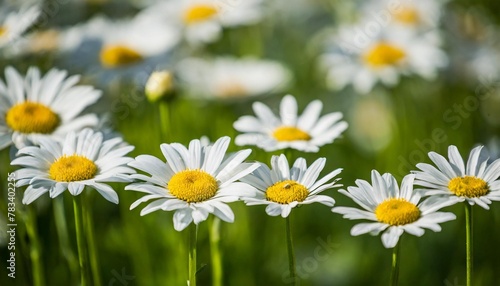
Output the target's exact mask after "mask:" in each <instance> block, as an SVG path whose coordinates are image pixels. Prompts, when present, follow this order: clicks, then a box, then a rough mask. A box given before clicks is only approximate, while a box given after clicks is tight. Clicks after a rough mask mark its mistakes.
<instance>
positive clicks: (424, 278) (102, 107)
mask: <svg viewBox="0 0 500 286" xmlns="http://www.w3.org/2000/svg"><path fill="white" fill-rule="evenodd" d="M221 1H222V0H221ZM240 1H245V0H240ZM233 2H234V1H233ZM269 2H275V3H273V4H275V5H276V6H278V7H280V6H279V5H281V6H282V9H283V10H282V11H283V13H274V14H272V15H267V17H265V18H264V19H263V20H262V21H261V22H260V23H258V24H256V25H252V26H247V27H237V28H230V29H225V30H224V31H223V34H222V37H221V38H220V39H219V40H218V41H217V42H215V43H211V44H208V45H207V46H205V47H204V49H203V51H199V50H198V51H196V50H194V51H189V53H190V55H191V56H192V55H198V56H206V55H233V56H236V57H243V56H254V57H257V58H266V59H272V60H276V61H279V62H281V63H283V64H284V65H285V66H286V67H287V68H288V69H290V71H291V72H292V74H293V78H292V80H291V81H290V83H289V85H288V86H287V88H286V89H285V90H284V91H280V92H278V93H272V94H268V95H266V96H262V97H258V98H242V99H241V100H235V101H229V102H228V101H220V100H208V101H207V100H196V99H192V98H188V97H185V96H183V94H182V92H180V94H179V95H178V98H177V99H176V101H175V102H173V103H172V106H171V110H172V113H171V131H170V134H168V135H167V136H166V138H161V137H162V136H161V134H160V124H159V120H160V119H159V115H158V106H157V105H156V104H153V103H150V102H148V101H147V100H146V98H145V96H144V86H143V85H140V84H136V83H135V82H133V81H128V80H120V79H119V78H118V79H117V78H115V79H113V80H112V81H106V82H105V83H104V84H103V83H102V81H101V82H100V81H99V80H96V79H95V78H93V77H92V75H91V74H89V73H87V71H86V70H85V69H82V68H80V67H77V66H73V65H71V64H65V63H64V61H63V60H61V59H60V57H59V55H58V53H57V52H55V51H31V52H29V53H23V54H21V55H15V56H12V55H10V54H7V53H5V54H2V57H1V58H0V71H3V70H4V68H5V67H6V66H8V65H12V66H14V67H16V69H18V70H19V71H20V72H21V73H24V72H25V71H26V70H27V68H28V67H29V66H32V65H34V66H37V67H39V68H40V69H41V70H43V71H47V70H49V69H50V68H53V67H58V68H62V69H67V70H69V71H70V74H82V75H83V79H82V82H84V83H86V84H92V85H95V86H96V88H99V89H102V90H103V92H104V94H103V96H102V98H101V100H100V102H99V103H98V104H96V105H94V106H93V109H91V110H90V111H96V112H107V113H108V114H109V116H110V122H111V126H112V127H113V129H114V130H115V131H116V132H118V133H120V134H122V136H123V137H124V139H125V141H127V142H128V143H129V144H131V145H134V146H135V147H136V148H135V150H134V151H133V152H132V154H131V156H133V157H135V156H137V155H139V154H151V155H155V156H158V157H161V153H160V148H159V145H160V144H161V143H163V142H167V143H170V142H180V143H183V144H186V143H188V142H189V141H190V140H192V139H195V138H200V137H201V136H208V137H209V138H210V139H211V140H212V141H215V139H217V138H219V137H220V136H223V135H228V136H230V137H232V138H233V139H234V137H235V136H236V135H237V134H238V133H237V131H235V130H234V128H233V127H232V124H233V122H234V121H235V120H236V119H237V118H239V117H240V116H242V115H251V114H253V111H252V110H251V103H252V102H253V101H255V100H258V101H262V102H265V103H266V104H268V105H269V106H271V108H273V109H274V110H277V109H278V105H279V102H280V100H281V98H282V97H283V96H284V95H285V94H292V95H294V96H296V97H297V100H298V103H299V110H303V108H304V107H305V106H306V105H307V104H308V103H309V102H310V101H312V100H314V99H320V100H321V101H322V102H323V103H324V109H323V114H325V113H327V112H333V111H341V112H343V113H344V119H345V120H346V121H347V122H348V123H349V128H348V130H347V131H346V132H344V134H343V136H342V138H340V139H338V140H337V141H335V142H334V143H333V144H329V145H326V146H324V147H322V148H321V150H320V152H319V153H303V152H295V154H296V155H297V154H298V155H300V156H302V157H304V158H306V159H307V162H308V163H310V162H312V161H313V160H315V159H316V158H318V157H326V158H327V166H326V167H325V172H327V171H330V170H333V169H335V168H339V167H341V168H343V169H344V171H343V172H342V173H341V175H340V177H341V178H342V180H341V181H340V182H341V183H342V184H343V185H344V186H345V187H347V186H352V185H354V181H355V180H356V179H365V180H369V179H370V177H369V176H370V171H371V170H372V169H376V170H378V171H379V172H381V173H385V172H390V173H392V174H393V175H394V176H395V177H396V178H397V179H398V181H400V180H401V179H402V178H403V177H404V176H405V175H406V174H408V173H409V171H411V170H415V169H416V168H415V165H416V164H417V163H419V162H427V163H428V162H430V160H429V159H428V157H427V153H428V152H429V151H436V152H438V153H440V154H445V153H446V151H447V148H448V146H449V145H456V146H457V147H458V148H459V150H460V151H461V153H462V156H466V155H467V154H468V152H469V151H470V149H471V148H472V147H473V146H475V145H476V144H484V145H486V146H487V147H488V148H490V149H491V150H492V156H495V153H494V152H493V151H494V150H498V149H499V148H500V141H498V139H495V138H497V137H495V136H499V135H500V115H499V114H500V89H499V88H500V81H499V78H490V80H488V81H485V80H481V79H479V78H478V77H476V76H475V75H474V74H471V73H470V70H468V69H467V68H466V65H467V62H465V61H463V60H462V59H463V58H462V57H461V55H463V54H464V53H466V52H467V49H468V48H470V47H469V45H470V46H472V43H473V44H474V45H476V46H481V45H483V44H484V45H486V44H491V45H492V46H493V49H494V50H495V49H496V51H497V52H498V53H500V50H498V47H499V44H500V42H499V41H500V35H498V34H499V31H500V30H499V29H498V27H499V26H498V25H500V16H499V14H498V11H500V4H499V2H498V1H495V0H482V1H465V0H460V1H448V2H447V3H446V4H445V5H444V6H443V11H441V12H442V13H443V19H442V23H441V29H442V33H443V37H444V39H445V44H444V46H443V49H444V51H446V53H447V54H448V56H449V58H450V64H449V65H448V67H446V68H445V69H443V70H441V71H440V72H439V75H438V77H437V78H436V79H435V80H432V81H428V80H425V79H422V78H418V77H416V76H411V77H409V76H408V77H403V78H402V79H401V80H400V82H399V84H398V85H396V86H394V87H390V88H388V87H384V86H381V85H377V86H376V87H375V88H374V89H373V90H372V91H371V92H370V93H368V94H366V95H361V94H357V93H356V92H355V91H354V90H353V89H352V88H349V87H348V88H344V89H342V90H339V91H332V90H330V89H328V88H327V86H326V83H325V76H324V74H323V73H322V71H321V69H319V68H318V58H319V55H320V54H321V53H322V46H321V36H320V35H321V32H322V31H324V30H325V29H326V28H335V27H336V25H339V23H340V22H341V21H345V19H346V18H349V17H350V16H349V13H352V11H355V10H356V9H355V5H358V4H360V2H362V1H342V0H336V1H334V0H331V1H328V0H310V1H298V0H290V1H284V0H281V1H280V0H270V1H269ZM295 2H297V3H295ZM234 3H236V2H234ZM236 4H237V3H236ZM295 5H297V7H298V6H299V5H301V6H300V7H303V6H307V9H306V10H300V9H299V11H294V10H293V9H292V8H293V6H295ZM285 8H287V9H285ZM288 8H289V9H288ZM139 10H140V8H138V6H137V5H135V3H132V1H131V2H128V1H121V0H115V1H112V0H109V1H106V0H100V1H70V0H65V1H58V0H48V1H45V2H44V3H43V9H42V15H45V16H44V19H46V21H42V22H43V23H42V22H40V23H39V24H36V25H35V26H34V27H33V28H32V29H31V30H30V32H37V31H43V30H45V29H53V28H60V29H62V28H65V27H69V26H72V25H76V24H79V23H82V22H85V21H86V20H88V19H90V18H91V17H93V16H94V15H97V14H105V15H107V16H109V17H110V18H126V17H131V16H133V15H135V14H136V13H138V12H139ZM450 19H459V20H460V23H461V25H463V26H461V27H462V28H461V29H459V30H456V29H455V26H454V25H455V22H453V21H451V20H450ZM487 29H488V30H489V31H491V30H493V31H494V33H493V34H496V36H497V37H496V38H495V39H493V40H485V37H486V34H482V33H484V31H485V30H487ZM456 33H461V34H460V35H457V34H456ZM457 38H460V39H462V40H464V41H463V42H456V41H455V40H456V39H457ZM183 52H186V51H183ZM186 53H187V52H186ZM180 54H182V53H180ZM455 56H456V57H457V60H454V57H455ZM152 69H154V67H152ZM499 69H500V67H499ZM150 72H151V70H144V72H143V73H140V75H139V77H144V76H146V77H147V75H149V73H150ZM239 149H241V148H240V147H237V146H235V145H234V143H232V144H231V147H230V150H239ZM252 149H253V152H252V154H251V156H250V158H249V160H251V161H253V160H257V161H262V162H266V163H268V162H269V159H270V154H267V153H265V152H264V151H262V150H259V149H258V148H252ZM279 153H280V152H274V153H273V154H279ZM9 163H10V159H9V149H5V150H2V151H1V152H0V182H1V184H0V193H1V194H2V195H1V197H0V211H1V212H0V222H1V224H0V229H1V232H0V257H1V258H2V259H1V262H0V265H1V267H0V285H32V277H31V270H30V267H31V264H30V258H29V257H30V256H29V251H30V247H29V246H30V241H29V240H28V238H27V235H26V231H27V230H26V229H25V227H24V225H23V224H22V217H21V213H20V215H19V216H17V222H18V228H17V240H16V243H17V247H16V261H17V263H16V270H17V271H16V272H17V273H16V278H15V280H12V279H10V278H8V277H7V270H6V267H5V265H6V261H5V260H6V259H5V258H6V257H7V255H8V251H7V248H6V243H7V241H6V239H7V235H6V226H5V224H6V221H5V215H6V205H7V202H6V189H7V173H8V172H12V171H13V170H15V168H14V167H12V166H10V164H9ZM124 186H125V184H114V185H113V187H114V188H115V190H116V191H117V192H118V195H119V198H120V203H119V204H118V205H114V204H111V203H109V202H108V201H106V200H103V199H102V198H101V197H100V196H97V195H96V196H93V204H92V215H93V217H94V228H95V235H96V246H97V249H98V255H99V257H100V278H101V280H102V285H185V283H186V280H187V272H188V268H187V244H188V243H187V242H188V241H187V231H183V232H177V231H175V230H174V229H173V223H172V213H171V212H161V211H159V212H154V213H151V214H149V215H146V216H144V217H141V216H140V215H139V212H140V208H137V209H134V210H132V211H130V210H129V206H130V204H131V203H132V202H133V201H135V200H136V199H138V198H139V197H140V195H139V194H137V193H134V192H130V191H125V190H124ZM22 193H23V190H22V189H21V188H19V189H18V192H17V199H18V200H19V201H18V203H17V208H18V209H20V211H23V209H24V210H26V209H27V207H26V206H23V205H22V203H21V202H20V200H21V198H22ZM324 194H326V195H329V196H331V197H333V198H334V199H335V200H336V205H338V206H340V205H343V206H354V204H353V202H352V201H350V200H349V199H347V198H345V197H344V196H342V195H340V194H339V193H338V192H337V190H328V191H326V192H325V193H324ZM64 200H65V205H66V210H65V211H66V217H67V221H68V236H69V241H70V243H71V247H72V248H73V250H74V254H76V243H75V241H76V240H75V237H74V226H73V212H72V205H71V196H70V195H69V194H68V193H65V194H64ZM230 206H231V208H232V209H233V210H234V212H235V217H236V218H235V222H234V223H233V224H228V223H222V226H221V248H222V251H223V263H224V285H241V286H253V285H286V284H287V283H288V282H287V279H286V278H287V269H288V264H287V256H286V245H285V221H284V220H283V219H282V218H280V217H270V216H268V215H267V214H266V213H265V211H264V207H261V206H257V207H246V206H245V205H244V204H243V203H242V202H236V203H232V204H231V205H230ZM30 207H33V208H34V209H35V211H36V217H37V224H38V229H37V232H38V233H39V235H40V240H41V243H42V247H41V249H42V253H41V257H42V261H43V266H44V268H45V277H46V285H77V284H75V283H77V282H76V281H78V278H77V277H78V276H76V277H75V276H74V275H75V273H74V272H72V271H71V268H70V267H69V266H68V265H67V263H66V260H65V259H64V258H63V254H62V253H61V251H60V243H59V241H58V235H57V233H56V229H55V226H54V221H53V209H52V207H53V205H52V203H51V200H50V199H49V198H48V197H47V196H43V197H42V198H40V199H38V200H37V201H35V202H34V203H33V204H32V205H30ZM445 210H446V211H451V212H454V213H455V214H456V215H457V219H456V220H454V221H451V222H447V223H444V224H443V225H442V227H443V230H442V231H441V232H439V233H434V232H432V231H427V232H426V233H425V235H424V236H423V237H421V238H418V237H414V236H410V235H404V236H403V238H402V241H403V244H402V248H401V255H402V256H401V257H402V258H401V259H402V260H401V269H400V285H445V286H451V285H453V286H459V285H465V235H464V232H465V230H464V214H463V208H462V207H461V205H455V206H453V207H448V208H445ZM474 211H475V217H474V259H475V260H474V264H475V265H474V266H475V277H474V279H475V282H474V285H500V274H499V270H500V259H499V258H498V257H500V249H499V248H498V247H497V244H498V241H499V240H500V204H499V203H495V202H494V203H493V204H492V205H491V210H489V211H487V210H484V209H482V208H479V207H474ZM291 219H292V227H293V235H294V245H295V252H296V258H297V267H298V275H299V277H300V278H301V281H300V285H318V286H321V285H339V286H341V285H352V286H355V285H374V286H376V285H387V284H388V279H389V274H390V269H391V253H392V251H391V250H390V249H385V248H384V247H383V246H382V243H381V241H380V238H379V237H372V236H370V235H362V236H359V237H351V236H350V234H349V231H350V228H351V227H352V226H353V225H354V224H355V222H353V221H348V220H344V219H342V218H341V216H340V215H338V214H334V213H332V212H331V211H330V208H328V207H326V206H323V205H319V204H317V205H308V206H305V207H301V208H298V209H294V210H293V211H292V216H291ZM207 225H208V224H207V223H206V222H204V223H201V224H200V227H199V236H198V255H199V257H198V263H199V264H201V265H203V264H206V266H205V267H204V268H203V269H202V270H201V271H200V272H199V275H198V277H199V282H198V283H199V285H210V275H211V274H210V248H209V241H208V237H207V234H208V228H207ZM123 273H125V274H126V275H127V278H126V279H125V280H123V279H121V280H120V278H119V277H121V276H122V274H123ZM122 278H123V277H122Z"/></svg>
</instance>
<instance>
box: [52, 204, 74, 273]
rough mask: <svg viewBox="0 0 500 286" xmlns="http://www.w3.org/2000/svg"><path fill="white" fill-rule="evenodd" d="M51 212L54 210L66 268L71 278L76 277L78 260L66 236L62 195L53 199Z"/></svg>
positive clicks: (66, 229)
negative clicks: (66, 264)
mask: <svg viewBox="0 0 500 286" xmlns="http://www.w3.org/2000/svg"><path fill="white" fill-rule="evenodd" d="M52 210H53V212H54V222H55V226H56V231H57V237H58V238H59V247H60V249H61V253H62V256H63V257H64V259H66V262H67V263H68V268H69V271H70V274H71V278H72V280H73V279H76V277H77V272H78V261H77V260H76V256H75V254H74V253H73V250H72V249H71V247H70V243H69V238H68V228H67V222H66V214H65V212H64V197H63V196H60V197H58V198H55V199H54V200H53V209H52Z"/></svg>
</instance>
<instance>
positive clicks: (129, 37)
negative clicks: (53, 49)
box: [59, 16, 179, 84]
mask: <svg viewBox="0 0 500 286" xmlns="http://www.w3.org/2000/svg"><path fill="white" fill-rule="evenodd" d="M59 41H60V46H61V50H62V54H63V55H64V56H63V64H67V65H69V66H78V67H81V68H84V69H87V70H89V71H91V72H92V73H93V74H94V76H96V75H99V78H100V79H101V80H102V81H104V82H106V83H107V81H108V80H109V79H110V78H111V79H113V78H114V77H116V76H125V77H136V76H137V77H143V74H144V72H145V71H151V70H153V69H154V68H156V67H157V66H158V65H160V64H164V63H166V62H167V61H168V60H169V58H170V54H169V51H170V50H171V49H172V48H173V47H174V46H175V45H176V44H177V43H178V41H179V33H178V31H177V30H176V29H175V28H174V27H173V26H171V25H168V24H167V23H165V22H157V21H155V20H154V19H149V18H147V17H139V16H136V17H134V18H132V19H124V20H110V19H108V18H105V17H101V16H99V17H94V18H92V19H90V20H89V21H88V22H86V23H84V24H82V25H78V26H75V27H72V28H70V29H67V30H66V31H64V32H62V33H61V35H60V36H59ZM141 80H142V81H143V82H141V84H145V82H146V80H147V78H146V79H142V78H141Z"/></svg>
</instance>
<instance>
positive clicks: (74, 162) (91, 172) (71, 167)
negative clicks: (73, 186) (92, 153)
mask: <svg viewBox="0 0 500 286" xmlns="http://www.w3.org/2000/svg"><path fill="white" fill-rule="evenodd" d="M96 173H97V166H96V165H95V164H94V162H92V161H91V160H89V159H87V158H85V157H83V156H80V155H71V156H62V157H60V158H59V159H57V160H56V161H55V162H54V163H52V165H51V166H50V169H49V175H50V178H51V179H52V180H55V181H58V182H75V181H84V180H89V179H92V178H93V177H94V176H95V174H96Z"/></svg>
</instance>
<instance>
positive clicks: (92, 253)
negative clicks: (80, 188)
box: [82, 189, 101, 286]
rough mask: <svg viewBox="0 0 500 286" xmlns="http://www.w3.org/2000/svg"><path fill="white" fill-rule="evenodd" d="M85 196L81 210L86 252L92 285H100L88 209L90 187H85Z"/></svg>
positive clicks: (90, 193)
mask: <svg viewBox="0 0 500 286" xmlns="http://www.w3.org/2000/svg"><path fill="white" fill-rule="evenodd" d="M82 195H85V198H83V199H84V202H83V206H82V212H83V226H84V229H85V236H86V239H87V246H88V254H89V258H90V268H91V269H92V280H93V282H94V286H101V278H100V277H101V275H100V273H99V259H98V255H97V248H96V245H95V236H94V220H93V218H92V212H91V211H90V205H91V195H92V192H90V189H87V190H86V191H85V193H84V194H82Z"/></svg>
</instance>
